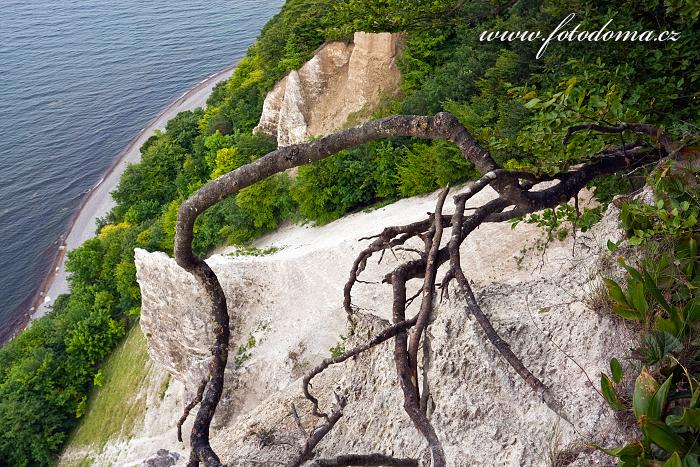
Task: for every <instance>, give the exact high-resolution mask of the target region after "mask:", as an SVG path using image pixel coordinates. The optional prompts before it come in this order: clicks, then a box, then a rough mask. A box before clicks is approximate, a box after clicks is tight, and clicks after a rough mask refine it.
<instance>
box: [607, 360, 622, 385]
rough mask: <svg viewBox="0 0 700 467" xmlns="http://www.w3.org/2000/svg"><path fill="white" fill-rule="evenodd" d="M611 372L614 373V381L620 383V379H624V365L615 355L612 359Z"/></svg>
mask: <svg viewBox="0 0 700 467" xmlns="http://www.w3.org/2000/svg"><path fill="white" fill-rule="evenodd" d="M610 372H611V373H612V379H613V381H615V383H617V384H619V383H620V381H622V365H620V361H619V360H618V359H617V358H615V357H613V358H612V359H610Z"/></svg>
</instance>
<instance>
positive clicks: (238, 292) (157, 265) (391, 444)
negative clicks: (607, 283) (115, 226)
mask: <svg viewBox="0 0 700 467" xmlns="http://www.w3.org/2000/svg"><path fill="white" fill-rule="evenodd" d="M492 196H493V192H491V191H488V190H485V191H484V192H482V193H481V194H479V195H478V196H476V197H475V198H474V199H473V200H472V202H473V203H474V205H478V204H482V203H484V202H485V201H486V200H487V199H489V198H490V197H492ZM435 199H436V194H433V195H430V196H427V197H416V198H411V199H406V200H401V201H398V202H397V203H394V204H392V205H389V206H386V207H383V208H381V209H378V210H376V211H373V212H369V213H358V214H354V215H351V216H347V217H346V218H343V219H340V220H338V221H336V222H333V223H331V224H328V225H326V226H323V227H317V228H316V227H308V226H307V227H300V226H288V227H286V228H283V229H281V230H280V231H278V232H275V233H273V234H271V235H269V236H267V237H265V238H263V239H261V240H260V241H259V242H258V246H259V247H267V246H275V247H277V248H280V250H279V251H277V252H276V253H273V254H271V255H268V256H261V257H245V256H236V255H232V253H233V252H234V249H229V250H226V251H224V252H223V253H222V254H218V255H214V256H213V257H211V258H210V259H208V260H207V261H208V263H209V264H210V265H211V266H212V268H213V269H214V271H215V272H216V273H217V275H218V277H219V279H220V280H221V282H222V286H223V288H224V291H225V292H226V296H227V299H228V303H229V310H230V313H231V316H232V324H233V325H232V330H233V336H232V340H231V357H230V358H229V361H230V366H229V369H228V373H227V376H226V378H227V380H226V381H227V389H226V391H227V394H226V395H225V397H224V401H223V404H222V406H221V407H222V408H221V409H220V411H219V413H218V414H217V418H216V419H215V422H216V423H215V425H216V431H214V433H213V436H212V443H213V446H214V448H215V449H216V450H217V452H219V453H220V454H221V456H222V460H223V461H226V462H228V463H229V465H251V466H252V465H260V463H263V464H264V463H265V462H271V461H272V460H275V461H279V462H284V461H286V460H288V459H290V458H291V456H293V455H294V453H295V449H296V448H295V445H296V444H297V443H299V442H300V440H301V438H302V435H301V432H300V431H299V429H298V427H297V426H296V424H295V423H294V420H293V418H292V417H291V415H290V405H289V404H290V403H291V402H294V403H295V405H296V406H297V408H298V410H299V412H300V415H301V417H302V421H303V424H304V426H305V427H306V428H307V431H309V429H310V428H311V427H312V426H313V425H314V423H316V420H315V418H314V417H312V416H310V415H309V404H308V403H307V402H306V400H305V399H303V397H302V396H301V381H300V380H299V379H297V378H298V377H299V375H300V374H303V373H304V370H305V369H308V368H310V367H312V366H313V365H315V364H317V363H318V362H320V360H321V359H322V358H324V357H326V356H328V353H329V351H328V349H329V348H330V347H331V346H333V345H335V344H336V343H337V342H338V341H339V336H340V335H341V334H342V335H347V334H348V330H347V328H346V319H345V313H344V311H343V310H342V305H341V304H342V289H343V285H344V283H345V281H346V279H347V276H348V272H349V270H350V265H351V263H352V261H353V259H354V258H355V256H356V255H357V253H358V251H359V250H360V249H361V248H362V247H363V246H364V242H363V243H358V242H357V239H358V238H360V237H365V236H369V235H373V234H376V233H378V232H380V231H381V229H382V228H383V227H385V226H388V225H397V224H404V223H409V222H413V221H416V220H418V219H420V218H421V217H422V216H424V215H425V214H424V213H425V212H428V211H431V210H432V209H434V204H435ZM584 201H585V200H584ZM541 235H542V232H541V231H540V230H539V229H537V228H536V227H534V226H532V225H526V224H521V225H519V226H518V227H517V228H516V229H514V230H513V229H511V227H510V225H508V224H485V225H482V226H481V227H480V228H479V229H478V230H477V231H475V232H474V233H473V234H471V235H470V237H469V238H468V240H467V241H466V242H465V243H464V245H463V251H462V255H463V264H464V266H465V267H464V269H465V273H466V275H467V276H468V277H469V279H470V280H471V281H472V282H473V283H474V289H475V291H476V292H477V294H478V296H479V299H480V301H481V303H482V306H483V308H484V311H485V312H486V313H487V314H488V315H489V316H490V317H491V319H492V322H493V324H494V327H495V328H496V329H497V331H498V332H499V333H500V334H501V336H502V337H503V338H504V339H506V340H507V341H508V342H509V343H510V344H511V346H512V348H513V350H514V352H515V353H516V354H517V355H518V356H520V357H521V358H522V360H523V362H524V363H525V365H527V366H528V368H530V369H531V370H532V371H533V373H534V374H535V375H536V376H537V377H539V378H540V379H542V380H543V381H544V382H545V384H547V385H549V386H551V388H552V390H553V393H554V394H556V395H557V396H558V397H559V398H560V399H561V401H562V403H563V405H564V410H565V412H566V413H567V414H569V418H570V419H571V420H573V421H574V423H575V425H574V426H570V425H569V424H567V422H565V421H562V420H559V419H558V418H557V416H556V415H554V414H553V413H552V412H551V411H550V410H549V409H548V408H547V407H546V406H545V405H544V404H543V403H541V402H540V401H539V400H537V399H536V397H534V396H533V394H532V392H531V390H530V388H529V387H528V386H527V385H525V384H524V383H523V382H522V381H521V380H520V379H519V377H518V376H517V375H516V374H515V373H514V372H513V371H512V369H511V368H510V367H509V366H508V365H507V364H506V363H505V362H504V361H503V360H502V359H501V357H500V356H499V354H498V353H497V352H496V350H495V349H494V348H493V347H492V346H491V345H490V344H489V343H488V341H486V339H485V337H484V336H483V334H482V332H481V330H480V328H479V327H478V326H477V324H476V323H475V322H474V321H473V320H472V319H471V318H470V317H469V316H468V314H467V313H466V312H465V310H464V307H463V305H462V304H461V303H460V302H459V301H458V300H454V299H455V297H452V299H448V298H444V300H443V301H442V302H441V303H440V304H439V305H438V306H437V309H436V313H435V321H434V322H433V324H432V326H431V328H430V343H431V348H432V351H433V353H432V355H433V359H432V362H431V364H430V369H429V372H428V374H429V380H430V387H431V394H432V407H431V411H430V413H431V420H432V422H433V424H434V426H435V428H436V430H437V433H438V435H439V436H440V438H441V440H442V442H443V445H444V447H445V450H446V454H447V455H448V458H449V462H450V465H455V466H461V465H464V466H467V465H524V466H530V465H532V466H534V465H545V464H546V463H547V460H546V459H547V456H548V455H550V454H549V453H550V452H556V451H557V450H559V451H562V450H565V449H566V450H574V451H576V450H577V449H578V448H579V447H580V446H582V445H586V444H588V443H590V442H592V441H595V442H598V443H600V444H602V445H616V444H619V443H620V442H621V440H623V439H624V438H625V437H626V436H627V434H626V433H624V431H622V429H621V428H620V427H619V425H618V422H617V420H616V417H615V414H614V413H613V412H612V411H611V410H610V409H609V408H608V407H607V404H606V403H605V402H604V401H603V400H602V398H601V397H600V396H599V395H598V393H597V392H596V391H595V389H594V388H593V387H592V386H593V385H595V384H596V381H597V379H598V377H599V374H600V372H601V371H606V369H607V367H608V362H609V359H610V358H611V357H613V356H618V357H621V356H623V355H624V354H625V352H626V351H627V349H629V347H630V342H631V340H630V339H631V333H630V332H629V331H627V330H626V329H625V328H624V327H621V326H620V324H619V322H618V321H617V320H615V319H614V318H613V317H611V316H608V315H601V314H598V313H596V312H594V311H593V310H592V309H591V305H590V304H591V299H592V297H593V296H594V295H595V293H596V289H597V288H598V287H599V272H600V270H601V267H602V266H605V267H613V265H614V261H606V260H605V258H606V254H607V253H606V250H605V247H604V245H605V243H606V241H607V240H608V239H611V240H613V241H615V240H617V239H619V238H620V232H619V229H618V228H617V213H616V212H615V210H614V208H611V209H610V210H609V212H608V213H607V214H606V216H605V218H604V219H603V220H602V221H601V222H600V223H599V224H597V225H596V226H595V227H594V228H593V229H592V230H591V231H589V232H587V233H586V234H581V233H579V234H578V235H577V236H576V239H575V242H576V246H575V248H574V247H573V245H572V242H573V241H574V240H573V238H572V237H571V236H570V237H569V238H568V239H567V240H566V241H564V242H553V243H551V244H549V245H548V247H547V249H546V251H540V250H539V249H538V245H541ZM396 254H397V258H396V259H395V258H393V256H392V255H386V256H385V258H384V260H383V261H382V263H381V264H380V265H377V264H376V261H375V260H376V259H377V258H375V260H372V261H369V262H368V265H367V269H366V270H365V272H364V273H363V276H362V278H363V279H364V280H366V281H368V282H379V281H380V279H381V276H382V273H383V272H385V271H387V270H390V269H391V268H392V266H394V265H396V264H397V261H402V260H405V259H406V258H408V257H409V256H410V255H411V253H410V252H406V251H397V252H396ZM136 265H137V273H138V280H139V283H140V285H141V288H142V294H143V308H142V318H141V319H142V322H141V325H142V328H143V329H144V332H145V333H146V335H147V338H148V344H149V353H150V354H151V357H152V358H154V359H156V360H157V361H159V362H160V363H162V364H163V365H165V366H166V367H167V368H169V369H172V370H171V371H172V373H173V375H174V376H175V377H177V378H178V379H181V380H182V381H184V382H185V384H186V385H187V386H188V388H189V391H190V392H191V391H193V390H194V389H195V388H196V382H197V381H198V379H199V378H201V372H202V369H203V368H204V363H205V362H206V360H207V357H206V356H207V353H208V342H210V341H211V340H212V339H211V335H210V332H209V325H208V323H207V316H208V306H207V303H206V301H205V299H204V298H203V296H204V295H203V294H202V293H201V291H199V289H198V287H197V285H196V283H195V282H194V279H192V278H191V277H190V276H189V275H188V274H187V273H185V272H184V271H183V270H182V269H180V268H179V267H178V266H177V265H176V264H175V262H174V261H173V260H172V259H170V258H168V257H167V256H166V255H164V254H162V253H147V252H145V251H143V250H138V251H137V253H136ZM439 276H440V274H439ZM413 282H415V284H413V283H409V284H410V285H412V286H413V287H414V289H413V290H417V289H416V287H418V281H413ZM410 294H411V291H410V290H409V295H410ZM353 303H354V304H355V305H356V306H358V307H359V309H360V311H361V312H362V316H363V318H362V319H361V320H360V321H359V323H358V324H357V327H356V328H355V330H354V333H353V335H351V336H350V337H349V339H348V341H347V342H345V346H346V348H350V347H351V346H354V345H356V344H358V343H360V342H363V341H364V340H365V339H367V338H368V337H369V336H371V335H372V333H374V332H376V331H377V330H379V329H381V328H382V327H384V326H386V325H387V324H388V323H387V322H386V321H385V320H386V319H388V318H389V315H390V287H388V286H386V285H382V284H378V283H377V284H372V283H368V284H358V286H357V289H356V291H355V293H354V295H353ZM416 308H417V306H416V304H413V305H412V306H411V307H410V308H409V313H408V314H409V315H410V313H412V312H414V311H416ZM391 346H392V344H391V343H386V344H383V345H382V346H380V347H378V348H376V349H374V350H372V351H371V352H368V353H366V354H364V355H362V356H360V357H359V358H356V359H351V360H349V361H347V362H346V363H344V364H342V365H338V366H337V367H333V368H331V369H329V370H328V371H327V372H325V373H324V374H322V375H321V376H319V377H318V379H317V380H315V381H314V385H313V391H314V393H315V394H317V395H319V396H320V397H319V398H320V399H321V401H322V407H326V408H327V407H328V406H329V401H330V399H329V398H330V397H332V394H333V392H334V391H336V392H338V393H342V394H345V395H346V397H347V398H348V405H347V407H346V408H345V411H344V413H345V415H344V417H343V418H342V419H341V421H340V422H339V423H338V425H337V426H336V428H335V429H334V430H333V431H332V432H331V433H330V434H329V435H328V437H327V438H326V439H325V440H324V441H323V442H322V443H321V445H319V449H318V451H319V454H320V455H327V456H330V455H337V454H341V453H357V452H360V453H362V452H365V453H366V452H383V453H387V454H390V453H394V454H396V455H399V456H417V455H421V454H422V451H423V449H424V448H425V445H426V444H425V442H424V441H423V440H422V438H421V437H420V435H419V434H418V433H417V432H416V431H415V429H414V428H413V426H412V424H411V423H410V421H409V419H408V417H407V416H406V415H405V413H404V411H403V409H402V404H403V402H402V399H401V391H400V388H399V386H398V382H397V378H396V374H395V370H394V366H393V356H392V354H391V350H390V349H391ZM565 353H566V354H568V356H567V355H566V354H565ZM579 365H580V366H581V367H583V370H585V373H584V371H582V369H581V368H579ZM589 377H590V379H591V380H592V382H593V383H592V384H591V382H590V381H589V379H588V378H589ZM579 457H580V459H579V460H578V461H577V462H579V464H578V465H592V464H597V463H599V462H601V459H602V457H601V455H600V454H596V453H594V454H590V452H586V453H584V454H581V455H580V456H579Z"/></svg>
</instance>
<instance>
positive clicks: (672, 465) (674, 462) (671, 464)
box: [663, 452, 683, 467]
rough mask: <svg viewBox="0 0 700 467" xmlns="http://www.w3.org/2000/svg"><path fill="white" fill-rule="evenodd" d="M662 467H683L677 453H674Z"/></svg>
mask: <svg viewBox="0 0 700 467" xmlns="http://www.w3.org/2000/svg"><path fill="white" fill-rule="evenodd" d="M663 467H683V462H682V461H681V456H679V455H678V453H677V452H674V453H673V455H672V456H671V457H669V459H668V460H667V461H666V462H665V463H664V465H663Z"/></svg>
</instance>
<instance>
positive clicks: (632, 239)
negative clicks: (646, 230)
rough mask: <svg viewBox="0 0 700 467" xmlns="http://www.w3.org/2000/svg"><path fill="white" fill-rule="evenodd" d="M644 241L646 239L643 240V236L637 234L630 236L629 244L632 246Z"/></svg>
mask: <svg viewBox="0 0 700 467" xmlns="http://www.w3.org/2000/svg"><path fill="white" fill-rule="evenodd" d="M643 241H644V240H642V238H640V237H637V236H633V237H630V239H629V244H630V245H632V246H638V245H641V244H642V242H643Z"/></svg>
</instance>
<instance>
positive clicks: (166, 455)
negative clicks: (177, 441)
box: [139, 449, 182, 467]
mask: <svg viewBox="0 0 700 467" xmlns="http://www.w3.org/2000/svg"><path fill="white" fill-rule="evenodd" d="M180 459H182V456H181V455H180V454H178V453H176V452H170V451H168V450H167V449H158V452H157V453H156V454H155V455H154V456H153V457H149V458H148V459H146V460H145V461H143V462H141V464H139V467H170V466H171V465H175V464H177V462H178V461H179V460H180Z"/></svg>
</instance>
